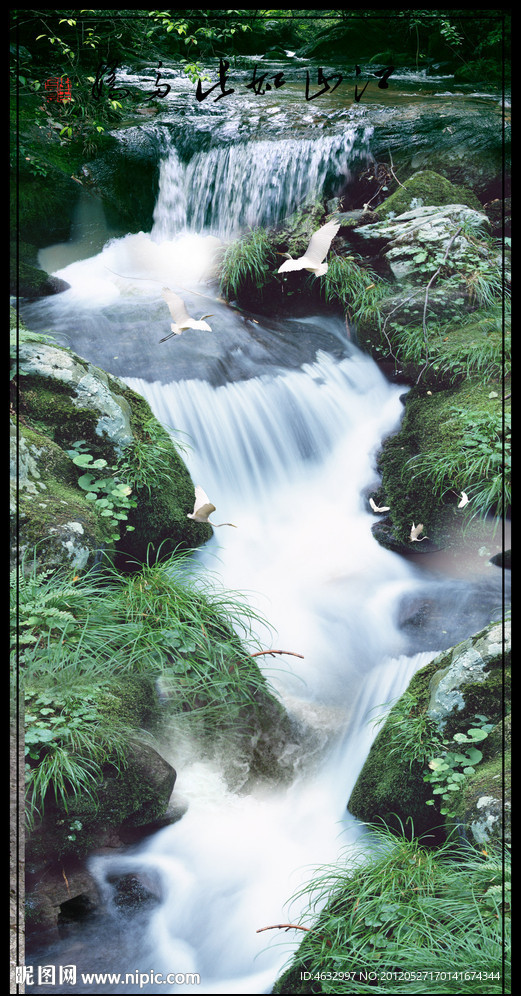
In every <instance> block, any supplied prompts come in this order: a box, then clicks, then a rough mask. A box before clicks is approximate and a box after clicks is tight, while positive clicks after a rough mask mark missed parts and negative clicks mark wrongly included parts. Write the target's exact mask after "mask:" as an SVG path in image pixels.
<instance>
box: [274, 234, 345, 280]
mask: <svg viewBox="0 0 521 996" xmlns="http://www.w3.org/2000/svg"><path fill="white" fill-rule="evenodd" d="M339 228H340V224H339V223H338V222H336V221H328V223H327V225H322V228H319V229H318V230H317V231H316V232H315V233H314V235H312V236H311V241H310V243H309V245H308V247H307V249H306V251H305V253H304V255H303V256H300V257H299V259H291V258H290V259H287V260H286V261H285V262H284V263H283V264H282V266H279V273H286V272H287V271H288V270H309V272H310V273H314V274H315V276H316V277H321V276H322V275H323V274H324V273H327V263H324V260H325V258H326V256H327V254H328V252H329V247H330V245H331V243H332V241H333V239H334V237H335V235H336V233H337V232H338V229H339Z"/></svg>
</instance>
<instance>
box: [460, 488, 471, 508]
mask: <svg viewBox="0 0 521 996" xmlns="http://www.w3.org/2000/svg"><path fill="white" fill-rule="evenodd" d="M469 501H470V498H469V496H468V495H466V494H465V492H464V491H462V492H461V501H459V502H458V508H465V505H468V503H469Z"/></svg>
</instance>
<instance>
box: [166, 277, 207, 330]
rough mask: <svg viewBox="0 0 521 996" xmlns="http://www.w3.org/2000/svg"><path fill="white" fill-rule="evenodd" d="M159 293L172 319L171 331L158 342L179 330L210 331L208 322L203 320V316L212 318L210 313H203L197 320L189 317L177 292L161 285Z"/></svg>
mask: <svg viewBox="0 0 521 996" xmlns="http://www.w3.org/2000/svg"><path fill="white" fill-rule="evenodd" d="M161 294H162V296H163V297H164V299H165V301H166V303H167V305H168V310H169V312H170V314H171V316H172V318H173V319H174V321H173V322H172V324H171V325H170V328H171V329H172V331H171V332H170V333H169V335H165V337H164V338H163V339H160V340H159V341H160V342H166V340H167V339H170V338H171V336H173V335H180V334H181V332H184V331H185V329H203V330H206V332H211V331H212V330H211V328H210V326H209V325H208V322H205V321H204V319H205V318H212V315H203V317H202V318H200V319H199V320H198V321H197V319H195V318H191V317H190V315H189V314H188V312H187V310H186V308H185V303H184V301H183V299H182V298H180V297H179V295H178V294H174V292H173V291H171V290H170V288H169V287H163V290H162V291H161Z"/></svg>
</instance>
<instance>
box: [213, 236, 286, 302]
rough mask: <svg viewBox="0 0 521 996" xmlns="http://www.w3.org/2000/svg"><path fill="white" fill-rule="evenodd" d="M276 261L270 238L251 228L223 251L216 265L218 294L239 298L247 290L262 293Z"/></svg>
mask: <svg viewBox="0 0 521 996" xmlns="http://www.w3.org/2000/svg"><path fill="white" fill-rule="evenodd" d="M275 262H276V258H275V253H274V251H273V248H272V244H271V238H270V235H269V233H268V232H267V231H265V229H263V228H254V229H252V230H251V231H250V232H248V233H247V234H246V235H243V236H242V238H240V239H236V240H235V241H234V242H232V243H230V245H229V246H228V247H227V248H226V249H225V251H224V253H223V256H222V259H221V264H220V291H221V294H224V295H225V296H226V297H227V298H239V297H240V296H241V295H243V294H245V293H248V291H251V290H255V291H256V292H257V294H258V293H259V292H262V290H263V289H264V287H265V286H266V284H267V283H268V282H269V280H270V277H271V271H272V269H273V267H274V266H275Z"/></svg>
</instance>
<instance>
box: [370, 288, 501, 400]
mask: <svg viewBox="0 0 521 996" xmlns="http://www.w3.org/2000/svg"><path fill="white" fill-rule="evenodd" d="M504 312H505V313H504V314H503V307H502V305H500V304H498V303H496V304H494V305H492V306H491V307H489V308H487V309H484V310H480V311H475V312H472V313H471V314H470V315H465V316H464V317H463V318H462V319H460V320H455V319H451V320H450V321H448V322H435V321H429V324H428V326H427V330H426V331H425V329H424V328H423V326H422V325H418V324H415V323H411V324H409V325H402V324H400V323H399V322H389V324H388V333H389V335H390V336H391V337H392V341H393V347H394V349H395V350H396V353H397V355H398V356H399V357H400V360H401V361H402V362H409V363H415V364H422V365H423V366H425V371H424V377H425V376H426V375H427V371H433V372H434V373H435V374H436V375H437V376H438V378H440V379H443V381H444V382H447V383H449V384H454V383H458V382H460V381H463V380H465V379H468V378H469V377H476V378H479V379H480V381H481V383H483V384H489V383H491V382H493V381H499V380H501V378H502V377H508V376H510V372H511V365H512V348H511V336H510V307H509V302H508V301H507V302H505V309H504Z"/></svg>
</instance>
